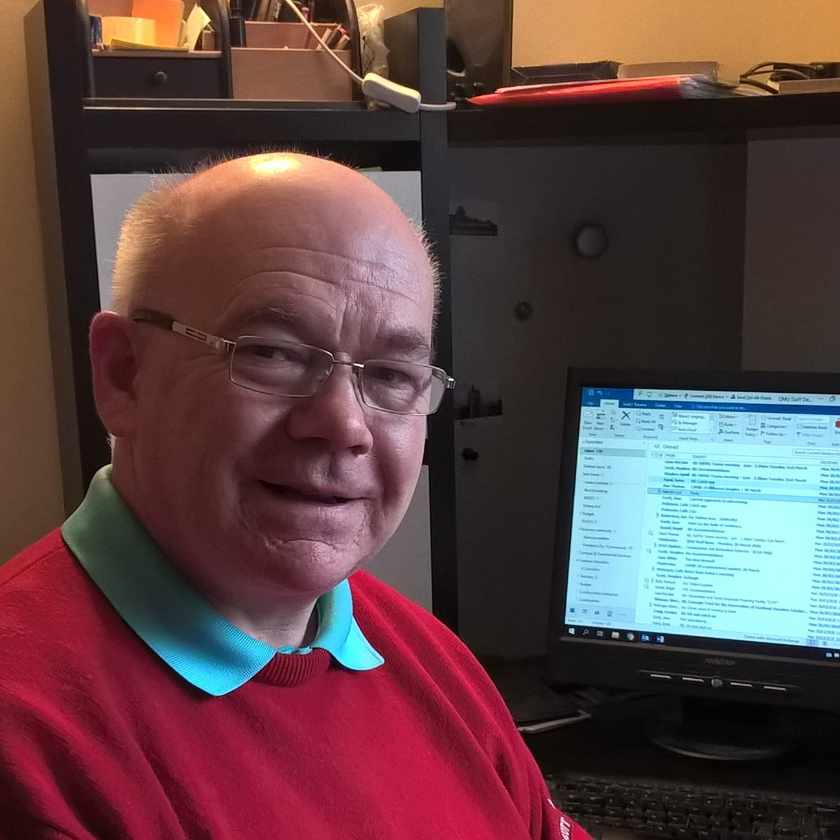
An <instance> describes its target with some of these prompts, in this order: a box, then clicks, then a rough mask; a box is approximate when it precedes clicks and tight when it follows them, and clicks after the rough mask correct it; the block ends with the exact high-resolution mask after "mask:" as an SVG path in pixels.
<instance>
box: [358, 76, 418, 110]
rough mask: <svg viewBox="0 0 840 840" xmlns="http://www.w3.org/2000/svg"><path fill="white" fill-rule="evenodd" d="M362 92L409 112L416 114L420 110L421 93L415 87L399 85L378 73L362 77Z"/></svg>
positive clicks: (371, 97) (370, 97)
mask: <svg viewBox="0 0 840 840" xmlns="http://www.w3.org/2000/svg"><path fill="white" fill-rule="evenodd" d="M362 93H363V94H364V95H365V96H367V97H368V98H369V99H376V100H377V101H378V102H386V103H387V104H388V105H393V106H394V107H395V108H399V109H400V110H401V111H405V112H406V113H407V114H414V113H416V112H417V111H419V110H420V106H421V104H422V103H421V102H420V93H419V92H418V91H416V90H414V88H410V87H405V86H404V85H398V84H397V83H396V82H392V81H391V80H390V79H386V78H384V77H383V76H380V75H378V74H377V73H368V74H367V75H366V76H365V77H364V79H362Z"/></svg>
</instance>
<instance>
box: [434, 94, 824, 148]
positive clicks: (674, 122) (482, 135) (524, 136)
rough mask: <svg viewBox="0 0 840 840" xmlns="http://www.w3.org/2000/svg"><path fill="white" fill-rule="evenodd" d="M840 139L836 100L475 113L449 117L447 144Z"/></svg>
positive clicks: (758, 99)
mask: <svg viewBox="0 0 840 840" xmlns="http://www.w3.org/2000/svg"><path fill="white" fill-rule="evenodd" d="M836 134H840V93H810V94H793V95H783V96H744V97H728V98H725V99H684V100H678V101H672V102H626V103H611V104H582V105H574V106H566V107H556V108H521V107H510V108H476V107H472V106H469V105H466V106H463V107H460V108H459V109H458V110H457V111H454V112H452V113H450V115H449V120H448V137H449V143H450V144H455V145H461V146H480V145H496V146H497V145H508V144H515V145H547V144H558V143H580V142H581V141H582V140H589V141H594V142H599V143H616V142H620V143H651V142H657V143H662V142H667V143H676V142H680V141H681V140H682V139H685V140H687V141H691V142H696V141H697V140H698V138H702V139H704V140H712V141H724V142H744V141H745V140H749V139H755V138H756V137H759V136H760V137H765V136H779V137H795V136H799V135H807V136H810V137H813V136H820V135H823V136H826V135H829V136H831V135H836Z"/></svg>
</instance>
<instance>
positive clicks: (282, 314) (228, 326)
mask: <svg viewBox="0 0 840 840" xmlns="http://www.w3.org/2000/svg"><path fill="white" fill-rule="evenodd" d="M299 323H300V317H299V316H298V315H297V314H296V313H295V312H293V311H292V310H290V309H285V308H284V307H282V306H276V305H268V304H266V305H263V306H259V307H257V308H255V309H249V310H245V311H243V312H238V313H235V314H234V315H232V316H230V317H228V318H225V319H224V321H223V324H222V327H223V329H225V330H228V331H229V330H232V329H242V328H244V327H247V326H249V325H251V324H274V325H276V324H279V325H282V326H286V327H294V326H296V325H297V324H299Z"/></svg>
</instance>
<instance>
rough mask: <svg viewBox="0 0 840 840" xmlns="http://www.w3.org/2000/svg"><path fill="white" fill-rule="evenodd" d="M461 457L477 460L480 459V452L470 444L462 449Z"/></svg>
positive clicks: (466, 459)
mask: <svg viewBox="0 0 840 840" xmlns="http://www.w3.org/2000/svg"><path fill="white" fill-rule="evenodd" d="M461 457H462V458H463V459H464V460H465V461H477V460H478V452H476V450H475V449H471V448H470V447H469V446H468V447H466V448H465V449H462V450H461Z"/></svg>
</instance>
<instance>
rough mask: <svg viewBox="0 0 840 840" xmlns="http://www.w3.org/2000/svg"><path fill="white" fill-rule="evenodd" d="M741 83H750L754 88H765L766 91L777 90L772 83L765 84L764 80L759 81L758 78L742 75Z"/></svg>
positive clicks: (774, 91)
mask: <svg viewBox="0 0 840 840" xmlns="http://www.w3.org/2000/svg"><path fill="white" fill-rule="evenodd" d="M741 84H742V85H750V86H752V87H755V88H759V90H766V91H767V92H768V93H774V94H775V93H778V92H779V91H777V90H776V88H774V87H773V86H772V85H768V84H765V83H764V82H759V81H758V79H745V78H744V77H743V76H742V77H741Z"/></svg>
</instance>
